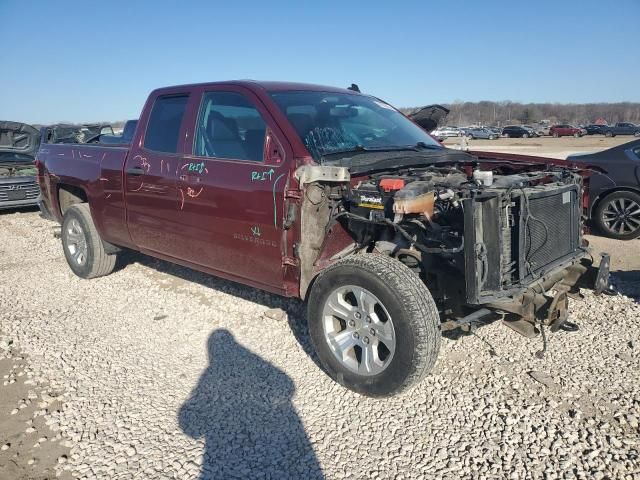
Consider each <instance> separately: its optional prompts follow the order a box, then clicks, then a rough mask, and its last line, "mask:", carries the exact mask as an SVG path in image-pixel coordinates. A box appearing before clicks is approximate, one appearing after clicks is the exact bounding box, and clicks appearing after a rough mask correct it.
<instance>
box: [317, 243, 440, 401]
mask: <svg viewBox="0 0 640 480" xmlns="http://www.w3.org/2000/svg"><path fill="white" fill-rule="evenodd" d="M308 322H309V333H310V336H311V341H312V342H313V345H314V347H315V350H316V353H317V354H318V357H319V358H320V361H321V363H322V365H323V367H324V368H325V370H326V371H327V373H328V374H329V376H330V377H331V378H333V379H334V380H335V381H336V382H338V383H340V384H341V385H344V386H345V387H347V388H349V389H351V390H353V391H355V392H357V393H360V394H362V395H367V396H370V397H384V396H389V395H393V394H397V393H399V392H401V391H403V390H406V389H408V388H410V387H412V386H414V385H416V384H417V383H418V382H420V380H421V379H422V378H423V377H424V375H426V374H427V373H428V372H429V371H430V370H431V369H432V368H433V366H434V364H435V362H436V358H437V356H438V351H439V350H440V318H439V315H438V310H437V308H436V305H435V303H434V301H433V298H432V297H431V294H430V293H429V290H428V289H427V287H426V286H425V285H424V283H422V281H421V280H420V277H418V276H417V275H416V274H415V273H413V272H412V271H411V270H410V269H409V268H408V267H406V266H405V265H404V264H402V263H400V262H399V261H398V260H394V259H392V258H390V257H387V256H384V255H376V254H365V255H354V256H351V257H348V258H345V259H343V260H340V261H338V262H336V263H334V264H333V265H331V266H330V267H328V268H327V269H326V270H325V271H324V272H322V273H321V274H320V275H319V276H318V278H317V279H316V281H315V282H314V284H313V287H312V289H311V293H310V296H309V302H308Z"/></svg>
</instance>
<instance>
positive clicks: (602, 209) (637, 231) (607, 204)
mask: <svg viewBox="0 0 640 480" xmlns="http://www.w3.org/2000/svg"><path fill="white" fill-rule="evenodd" d="M620 212H622V214H621V213H620ZM625 213H626V217H625V216H624V214H625ZM593 220H594V223H595V224H596V227H597V228H598V230H599V231H600V232H601V233H602V234H603V235H605V236H607V237H609V238H615V239H618V240H633V239H634V238H637V237H639V236H640V195H638V194H637V193H635V192H626V191H622V192H614V193H611V194H609V195H607V196H606V197H604V198H603V199H602V200H600V201H599V202H598V205H597V206H596V209H595V212H594V215H593Z"/></svg>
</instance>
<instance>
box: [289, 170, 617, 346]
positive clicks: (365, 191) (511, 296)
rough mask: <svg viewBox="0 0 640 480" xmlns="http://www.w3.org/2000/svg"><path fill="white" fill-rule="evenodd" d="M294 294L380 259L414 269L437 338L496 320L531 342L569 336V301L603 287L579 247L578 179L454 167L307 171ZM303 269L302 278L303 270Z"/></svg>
mask: <svg viewBox="0 0 640 480" xmlns="http://www.w3.org/2000/svg"><path fill="white" fill-rule="evenodd" d="M298 180H299V182H300V184H301V187H302V188H303V190H304V191H305V192H306V194H305V195H304V196H303V199H304V201H303V205H302V227H303V229H302V238H303V241H301V242H300V245H299V258H300V265H301V270H302V273H301V293H302V295H303V296H304V292H305V291H306V288H307V286H308V284H309V282H310V281H311V279H312V278H313V276H314V275H315V274H317V273H318V272H319V271H321V270H322V269H324V268H326V266H328V265H329V264H331V263H332V262H333V261H335V260H337V259H339V258H343V257H344V256H346V255H352V254H361V253H368V252H377V253H384V254H386V255H389V256H392V257H394V258H396V259H397V260H398V261H400V262H402V263H404V264H405V265H406V266H407V267H409V268H410V269H411V270H413V271H414V272H415V273H416V274H417V275H419V276H420V278H421V279H422V280H423V281H424V283H425V284H426V285H427V287H428V288H429V290H430V292H431V293H432V295H433V297H434V299H435V300H436V303H437V305H438V307H439V310H440V314H441V319H442V320H443V329H447V328H457V327H463V328H470V327H473V326H475V325H477V324H479V323H484V322H485V321H488V320H494V319H500V318H501V319H502V320H504V322H505V323H506V324H507V325H509V326H510V327H512V328H514V329H515V330H516V331H518V332H519V333H522V334H523V335H526V336H534V335H536V334H537V333H538V332H539V331H540V330H541V329H542V328H543V327H544V326H548V327H549V328H550V329H551V330H552V331H555V330H557V329H559V328H562V327H563V326H564V327H565V328H567V326H568V325H569V324H568V323H567V320H568V311H567V309H568V298H569V297H570V296H574V297H577V296H579V288H581V287H583V288H592V289H594V290H595V291H596V292H597V293H600V292H602V291H604V290H606V289H607V288H608V268H609V258H608V256H607V255H604V256H603V258H602V260H601V261H600V268H599V270H597V269H595V268H594V267H593V260H592V258H590V257H591V253H590V252H589V249H588V247H587V245H586V242H585V241H584V240H583V238H582V218H581V198H582V197H581V189H582V178H581V176H580V174H579V173H577V172H575V171H572V170H571V169H569V168H563V167H557V166H553V165H547V164H537V165H526V166H525V167H523V166H522V165H515V164H510V163H509V162H495V164H491V163H486V162H484V163H483V164H480V163H479V162H477V161H476V162H455V163H448V164H436V165H432V166H425V167H406V168H396V169H391V170H384V171H379V172H374V173H370V174H367V175H362V176H360V177H357V178H351V177H350V176H349V172H348V170H347V169H346V168H342V167H332V166H305V167H301V169H300V170H299V171H298ZM305 265H307V267H305Z"/></svg>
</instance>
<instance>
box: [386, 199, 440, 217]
mask: <svg viewBox="0 0 640 480" xmlns="http://www.w3.org/2000/svg"><path fill="white" fill-rule="evenodd" d="M435 202H436V195H435V192H427V193H423V194H422V195H418V196H417V197H415V198H410V199H396V200H394V202H393V212H394V213H401V214H407V213H422V214H423V215H424V216H425V217H427V218H428V219H431V217H432V216H433V205H434V204H435Z"/></svg>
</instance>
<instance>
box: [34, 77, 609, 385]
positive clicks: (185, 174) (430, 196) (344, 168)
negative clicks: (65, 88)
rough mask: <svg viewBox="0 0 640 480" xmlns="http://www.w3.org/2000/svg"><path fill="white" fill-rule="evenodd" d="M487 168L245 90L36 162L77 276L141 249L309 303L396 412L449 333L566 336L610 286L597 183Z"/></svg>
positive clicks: (327, 346) (376, 112) (364, 118)
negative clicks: (595, 260)
mask: <svg viewBox="0 0 640 480" xmlns="http://www.w3.org/2000/svg"><path fill="white" fill-rule="evenodd" d="M482 155H483V157H478V156H475V155H472V154H469V153H466V152H462V151H459V150H452V149H448V148H445V147H443V146H442V145H441V144H440V143H438V142H437V141H436V140H434V139H433V137H431V136H429V135H428V134H427V133H426V132H425V131H424V130H422V129H421V128H420V127H419V126H418V125H416V124H415V123H413V122H412V121H411V120H409V119H408V118H407V117H405V116H404V115H402V114H401V113H400V112H399V111H397V110H396V109H395V108H393V107H392V106H391V105H389V104H388V103H386V102H384V101H382V100H380V99H378V98H376V97H373V96H370V95H364V94H361V93H359V92H354V91H351V90H346V89H340V88H333V87H323V86H314V85H306V84H294V83H279V82H260V83H259V82H253V81H232V82H219V83H207V84H198V85H185V86H176V87H170V88H162V89H159V90H156V91H154V92H152V93H151V95H150V96H149V98H148V100H147V102H146V104H145V106H144V109H143V111H142V114H141V115H140V119H139V122H138V124H137V126H136V129H135V133H134V135H133V141H132V142H131V144H130V145H115V144H114V145H100V144H96V145H86V144H76V145H73V144H66V145H64V144H45V145H43V146H42V147H41V149H40V152H39V154H38V165H39V181H40V186H41V188H42V193H43V199H44V203H45V204H46V207H47V209H48V211H49V212H50V214H51V215H52V216H53V217H54V218H55V219H57V220H58V221H59V222H60V223H61V224H62V229H61V241H62V246H63V251H64V255H65V257H66V259H67V262H68V264H69V266H70V268H71V270H72V271H73V272H74V273H75V274H77V275H79V276H80V277H83V278H94V277H98V276H101V275H106V274H109V273H111V272H112V271H113V269H114V265H115V260H116V256H117V255H118V253H119V252H120V250H121V249H124V248H127V249H134V250H139V251H141V252H144V253H146V254H149V255H152V256H155V257H157V258H161V259H165V260H168V261H170V262H175V263H178V264H181V265H184V266H187V267H191V268H194V269H197V270H200V271H203V272H208V273H211V274H213V275H218V276H220V277H223V278H227V279H230V280H233V281H236V282H240V283H243V284H246V285H249V286H251V287H257V288H261V289H264V290H267V291H269V292H273V293H276V294H279V295H284V296H289V297H298V298H301V299H304V300H306V301H307V306H308V325H309V332H310V337H311V340H312V342H313V345H314V347H315V350H316V352H317V355H318V357H319V359H320V361H321V362H322V364H323V366H324V368H325V370H326V372H327V373H328V374H329V375H330V376H331V377H332V378H333V379H335V380H336V381H338V382H339V383H341V384H342V385H345V386H346V387H348V388H350V389H352V390H354V391H356V392H359V393H362V394H365V395H370V396H385V395H391V394H394V393H397V392H399V391H402V390H404V389H407V388H409V387H411V386H413V385H415V384H417V383H418V382H419V380H420V379H421V378H422V377H423V375H425V374H426V373H427V372H428V371H430V370H431V368H432V367H433V366H434V363H435V361H436V358H437V355H438V350H439V347H440V338H441V331H442V330H443V329H446V328H471V327H472V326H475V325H478V324H479V323H484V322H489V321H492V320H497V319H501V320H503V321H504V322H505V324H507V325H508V326H510V327H512V328H513V329H515V330H517V331H518V332H520V333H523V334H525V335H526V336H529V337H532V336H536V335H538V334H539V333H540V332H541V331H542V330H544V329H549V330H551V331H555V330H557V329H560V328H567V327H570V326H572V325H570V324H569V322H567V309H568V297H569V296H571V295H573V296H576V295H577V294H578V288H579V287H580V286H581V285H588V286H590V287H591V288H595V289H596V290H597V291H598V292H599V291H602V290H603V289H604V288H606V286H607V278H608V259H607V257H604V258H603V260H602V261H601V262H600V268H599V270H597V271H596V270H595V269H594V268H593V266H592V265H591V259H590V253H589V250H588V247H587V246H586V243H585V242H584V241H583V238H582V225H581V202H582V197H583V192H582V182H583V176H585V175H588V171H587V170H583V169H580V168H577V167H574V166H573V165H571V164H570V163H568V162H565V161H560V160H553V159H540V158H534V157H526V158H518V157H517V156H512V157H511V158H506V157H502V158H501V157H500V156H497V157H492V154H487V153H483V154H482ZM254 321H255V320H254ZM542 337H543V339H545V342H546V336H545V335H543V336H542ZM545 345H546V344H545ZM239 368H241V367H239Z"/></svg>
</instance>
